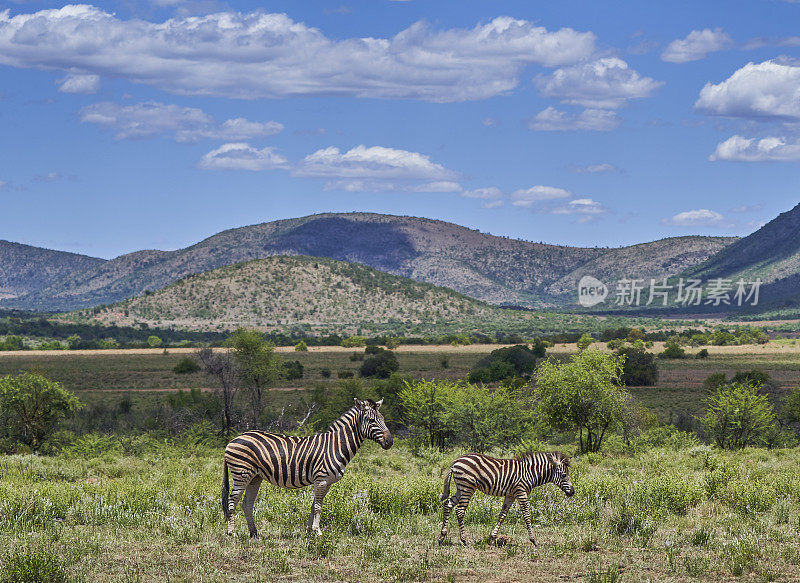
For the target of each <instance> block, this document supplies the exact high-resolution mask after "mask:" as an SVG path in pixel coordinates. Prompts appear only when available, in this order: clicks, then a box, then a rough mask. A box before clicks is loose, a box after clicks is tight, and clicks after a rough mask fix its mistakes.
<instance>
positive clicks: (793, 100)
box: [695, 61, 800, 121]
mask: <svg viewBox="0 0 800 583" xmlns="http://www.w3.org/2000/svg"><path fill="white" fill-rule="evenodd" d="M799 87H800V66H798V65H794V64H791V63H778V62H776V61H764V62H763V63H758V64H755V63H747V64H746V65H745V66H744V67H742V68H741V69H739V70H737V71H736V72H735V73H734V74H733V75H731V76H730V77H729V78H728V79H726V80H725V81H723V82H722V83H718V84H716V85H715V84H712V83H706V85H705V87H703V89H702V90H701V91H700V97H699V99H698V100H697V102H696V103H695V108H696V109H697V110H698V111H701V112H703V113H706V114H708V115H719V116H726V117H739V118H747V119H756V120H775V119H777V120H784V121H797V120H800V90H798V88H799Z"/></svg>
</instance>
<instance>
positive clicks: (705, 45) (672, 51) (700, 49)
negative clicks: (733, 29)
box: [661, 28, 733, 63]
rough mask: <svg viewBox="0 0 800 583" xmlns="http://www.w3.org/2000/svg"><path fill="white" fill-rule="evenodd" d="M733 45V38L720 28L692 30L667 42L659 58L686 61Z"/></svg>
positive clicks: (678, 61)
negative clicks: (681, 37) (683, 36)
mask: <svg viewBox="0 0 800 583" xmlns="http://www.w3.org/2000/svg"><path fill="white" fill-rule="evenodd" d="M731 46H733V40H732V39H731V37H730V35H728V33H726V32H724V31H723V30H722V29H721V28H715V29H714V30H711V29H710V28H704V29H703V30H693V31H692V32H690V33H689V34H688V36H687V37H686V38H683V39H677V40H674V41H672V42H671V43H669V45H668V46H667V48H666V49H664V52H663V53H661V60H662V61H667V62H670V63H688V62H689V61H698V60H700V59H705V58H706V56H707V55H708V53H713V52H716V51H724V50H725V49H728V48H730V47H731Z"/></svg>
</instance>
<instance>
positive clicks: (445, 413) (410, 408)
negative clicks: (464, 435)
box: [400, 380, 461, 449]
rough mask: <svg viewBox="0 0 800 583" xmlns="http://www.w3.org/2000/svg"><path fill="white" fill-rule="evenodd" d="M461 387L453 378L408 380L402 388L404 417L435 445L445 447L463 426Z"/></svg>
mask: <svg viewBox="0 0 800 583" xmlns="http://www.w3.org/2000/svg"><path fill="white" fill-rule="evenodd" d="M460 389H461V385H460V384H459V383H453V382H451V381H426V380H422V381H417V382H406V383H405V388H404V389H403V390H402V391H400V401H401V403H402V406H403V413H404V416H405V419H404V421H405V422H406V424H407V425H409V426H410V427H411V428H412V430H413V431H414V432H415V433H416V434H417V435H420V436H422V437H423V438H424V439H425V440H426V441H427V442H428V443H430V445H431V446H432V447H438V448H439V449H443V448H444V447H445V445H446V444H447V441H448V440H449V439H451V438H452V437H453V436H454V435H455V434H456V433H458V430H459V428H460V424H461V419H460V417H459V412H460V411H459V407H458V404H459V397H458V393H459V392H460Z"/></svg>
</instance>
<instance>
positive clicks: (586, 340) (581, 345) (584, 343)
mask: <svg viewBox="0 0 800 583" xmlns="http://www.w3.org/2000/svg"><path fill="white" fill-rule="evenodd" d="M593 342H594V338H592V336H591V334H584V335H583V336H581V337H580V338H578V341H577V342H576V343H575V344H576V345H577V346H578V350H586V349H587V348H589V346H591V345H592V343H593Z"/></svg>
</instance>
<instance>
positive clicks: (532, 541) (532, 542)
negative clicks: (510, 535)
mask: <svg viewBox="0 0 800 583" xmlns="http://www.w3.org/2000/svg"><path fill="white" fill-rule="evenodd" d="M529 540H530V541H531V544H533V546H535V547H538V546H539V545H538V544H537V543H536V539H535V538H532V539H529Z"/></svg>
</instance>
